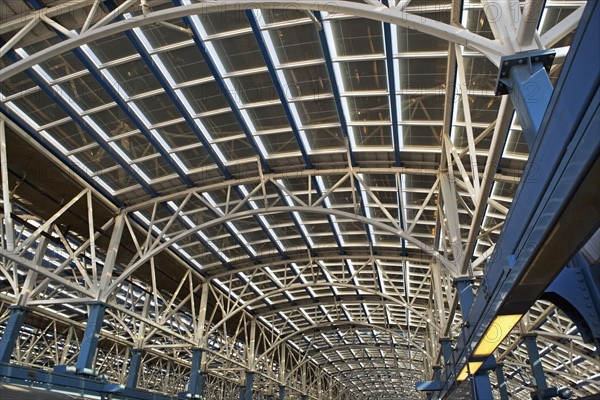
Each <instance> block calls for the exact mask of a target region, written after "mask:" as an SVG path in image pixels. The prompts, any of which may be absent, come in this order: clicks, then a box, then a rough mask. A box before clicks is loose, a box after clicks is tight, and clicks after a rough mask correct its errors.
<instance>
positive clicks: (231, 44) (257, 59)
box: [211, 33, 265, 72]
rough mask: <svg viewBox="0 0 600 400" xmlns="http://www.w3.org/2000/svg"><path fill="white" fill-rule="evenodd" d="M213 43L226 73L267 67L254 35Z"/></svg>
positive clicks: (219, 40)
mask: <svg viewBox="0 0 600 400" xmlns="http://www.w3.org/2000/svg"><path fill="white" fill-rule="evenodd" d="M211 43H212V44H213V45H214V47H215V49H216V51H217V55H218V57H219V59H220V62H221V63H222V64H223V67H224V68H225V72H235V71H242V70H245V69H252V68H258V67H264V66H265V61H264V59H263V56H262V53H261V52H260V48H259V47H258V43H256V38H255V37H254V34H252V33H247V34H244V35H240V36H234V37H231V38H224V39H218V40H213V41H211Z"/></svg>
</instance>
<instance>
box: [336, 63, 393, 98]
mask: <svg viewBox="0 0 600 400" xmlns="http://www.w3.org/2000/svg"><path fill="white" fill-rule="evenodd" d="M340 67H341V68H340V70H341V73H342V79H343V81H344V88H345V89H346V91H349V92H358V91H365V90H368V91H375V90H386V91H387V76H386V65H385V61H384V60H373V61H352V62H343V63H340Z"/></svg>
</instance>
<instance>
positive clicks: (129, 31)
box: [0, 0, 600, 400]
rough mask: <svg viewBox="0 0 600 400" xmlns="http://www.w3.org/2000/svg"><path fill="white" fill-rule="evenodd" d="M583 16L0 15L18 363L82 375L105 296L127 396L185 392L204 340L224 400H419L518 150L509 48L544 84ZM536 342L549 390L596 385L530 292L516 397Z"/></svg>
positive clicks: (297, 11)
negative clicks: (541, 52) (506, 89)
mask: <svg viewBox="0 0 600 400" xmlns="http://www.w3.org/2000/svg"><path fill="white" fill-rule="evenodd" d="M585 3H586V1H571V0H569V1H567V0H564V1H563V0H546V1H543V0H527V1H490V0H481V1H476V0H463V1H460V0H454V1H450V0H435V1H425V0H412V1H411V0H400V1H397V2H395V1H392V2H391V3H389V2H388V0H382V2H381V3H380V2H379V1H377V0H365V2H360V1H349V0H348V1H339V0H338V1H334V0H299V1H294V2H285V1H275V0H257V1H248V0H237V1H227V0H224V1H196V0H193V1H190V0H174V1H172V2H170V1H161V0H141V1H140V0H125V1H122V0H116V1H113V0H96V1H94V0H70V1H57V0H45V1H38V0H23V1H20V0H12V1H3V2H2V3H1V4H0V15H1V16H2V17H1V23H0V40H1V41H0V45H1V50H0V54H1V59H0V67H1V68H2V72H1V73H0V81H1V84H0V110H1V111H2V120H3V121H4V124H5V126H6V130H7V132H6V135H7V149H8V161H9V162H8V173H9V182H10V189H11V191H12V192H11V196H12V197H11V202H12V207H13V210H14V211H13V214H14V215H15V218H14V221H15V226H16V231H17V239H16V243H15V246H16V252H13V253H12V254H13V255H11V256H10V257H9V258H6V259H5V260H6V261H4V262H3V266H2V267H1V270H2V272H3V274H1V275H0V299H1V301H2V308H0V322H1V321H5V320H6V316H7V315H8V306H10V305H13V304H15V303H17V302H18V303H19V304H20V305H24V306H27V307H29V310H30V312H29V313H28V317H27V318H26V321H25V325H24V328H23V330H22V334H21V336H20V338H19V341H20V343H21V345H20V347H19V351H18V354H17V353H15V355H14V361H15V362H20V363H23V364H25V365H29V366H31V365H38V366H44V367H52V366H54V365H57V364H68V363H69V362H74V361H73V360H74V359H75V358H76V356H77V353H78V348H79V342H80V340H81V338H82V336H83V329H84V328H85V325H86V321H87V315H88V313H87V308H86V307H87V305H88V304H89V302H90V301H101V302H104V303H106V304H107V305H108V308H107V314H106V317H105V319H104V323H103V325H102V331H101V339H100V344H99V350H98V353H97V355H96V364H95V368H96V369H98V370H99V371H100V372H102V373H104V374H106V376H107V377H108V378H109V379H110V380H111V381H113V382H119V383H124V382H126V381H127V372H126V371H127V365H128V362H127V360H128V358H129V357H130V353H131V349H132V348H141V349H143V350H144V358H143V365H144V369H143V373H142V375H141V378H140V381H139V385H138V386H139V387H141V388H146V389H152V390H157V391H159V392H161V393H164V394H169V395H176V394H177V393H178V392H182V391H185V390H186V387H187V386H186V385H187V383H188V380H187V379H188V378H187V377H188V375H189V368H190V365H191V360H192V353H193V349H194V348H202V349H204V350H205V357H204V361H203V364H202V365H203V371H205V372H207V373H208V376H209V378H208V381H207V387H206V390H207V392H206V393H210V395H211V396H216V397H214V398H225V397H220V396H221V394H216V393H217V392H216V391H217V389H216V388H217V387H218V388H219V389H218V390H221V392H219V393H225V390H226V388H227V390H230V387H233V388H234V389H235V387H236V385H243V384H244V379H246V378H245V377H246V375H245V373H246V372H247V371H251V372H254V373H255V374H256V377H255V380H254V390H255V393H256V395H257V396H258V395H259V394H260V395H264V396H267V395H271V394H274V393H275V392H276V390H278V389H277V388H278V387H279V386H287V387H288V394H289V396H290V398H294V397H293V396H300V395H306V396H308V398H312V399H328V398H330V397H327V396H331V398H332V399H333V398H336V399H357V400H358V399H378V400H386V399H417V398H420V397H419V396H424V395H422V394H420V393H417V392H415V390H414V383H415V382H416V381H420V380H432V377H433V371H434V368H435V367H437V366H440V365H441V364H442V358H441V354H440V353H441V349H440V345H439V342H438V340H439V338H441V337H453V336H455V335H457V333H458V332H459V330H460V327H461V323H462V318H461V312H460V307H459V306H458V299H457V295H456V292H455V291H454V290H453V288H452V280H453V278H456V277H462V276H470V277H473V278H474V280H475V286H478V285H479V282H480V279H481V276H482V275H483V274H484V271H485V265H486V259H487V258H488V257H489V256H490V255H491V254H492V252H493V250H494V246H495V243H496V241H497V239H498V237H499V234H500V232H501V230H502V226H503V222H504V220H505V217H506V215H507V213H508V211H509V209H510V206H511V203H512V199H513V195H514V193H515V191H516V188H517V186H518V185H519V182H520V177H521V174H522V171H523V169H524V167H525V164H526V162H527V160H528V153H529V150H528V147H527V144H526V142H525V140H524V138H523V136H522V134H521V129H520V125H519V121H518V118H516V117H515V116H514V108H513V107H512V104H511V103H510V100H509V98H508V96H497V95H496V93H495V90H496V76H497V73H498V63H499V62H500V58H501V56H504V55H509V54H514V53H517V52H520V51H526V50H533V49H546V48H551V49H555V50H556V59H555V60H554V64H553V66H552V68H551V70H550V77H551V80H552V81H553V82H556V79H557V78H558V76H559V74H560V71H561V66H562V62H563V60H564V57H565V56H566V54H567V53H568V51H569V45H570V43H571V41H572V38H573V32H574V30H575V28H576V27H577V23H578V21H579V17H580V16H581V15H582V12H583V8H584V6H585ZM53 163H54V164H53ZM111 238H112V239H115V238H116V240H110V239H111ZM36 249H38V250H36ZM39 249H42V250H43V251H39ZM117 251H118V252H117ZM115 258H116V262H114V261H115ZM113 263H114V267H113ZM40 265H41V266H42V268H39V267H38V266H40ZM109 265H110V268H107V266H109ZM29 271H36V272H35V276H34V278H33V279H31V278H29V280H28V281H27V285H31V286H30V287H29V288H30V289H31V290H28V291H26V292H27V293H24V292H25V291H23V290H22V288H23V287H24V286H23V285H25V284H26V282H25V281H26V279H27V277H28V276H30V275H31V273H30V272H29ZM40 271H41V272H40ZM17 300H18V301H17ZM3 316H4V317H3ZM2 327H4V323H2ZM0 329H3V328H0ZM532 332H533V333H538V346H539V351H540V354H541V355H542V358H543V364H544V367H545V370H546V372H547V379H548V382H549V385H550V386H557V387H569V388H571V389H572V390H573V392H574V393H575V394H577V395H579V396H582V397H583V396H586V395H589V394H592V393H600V381H599V378H600V367H599V363H598V359H597V358H595V357H596V356H595V355H594V354H595V353H594V352H595V351H596V349H595V347H594V346H591V345H588V344H585V343H584V342H583V340H582V339H581V336H580V335H579V333H578V332H577V329H576V328H575V327H574V325H573V323H572V322H571V321H570V320H569V319H568V318H567V317H566V316H565V315H564V314H563V313H562V312H561V311H560V310H558V309H556V307H554V306H553V305H551V304H550V303H547V302H543V301H540V302H538V303H537V304H536V306H535V307H533V308H532V309H531V310H530V312H529V313H528V314H527V315H526V317H525V318H524V319H523V320H522V322H521V323H520V324H519V325H518V326H517V328H515V330H514V331H513V333H512V334H511V335H510V336H509V338H508V339H507V340H506V341H505V342H504V344H503V345H502V346H501V347H500V348H499V350H498V352H497V357H496V358H497V359H498V361H502V362H503V363H504V373H505V376H506V378H507V382H508V383H507V384H508V388H509V392H510V393H512V395H513V397H512V398H516V399H528V398H529V391H530V386H531V384H532V383H531V379H532V378H531V376H532V375H531V369H530V367H529V364H528V363H527V351H526V348H525V345H524V344H523V343H522V336H523V335H524V334H526V333H532ZM596 354H597V353H596ZM494 379H495V378H492V380H493V381H494ZM227 385H229V386H227ZM211 388H212V389H211ZM234 389H231V390H234ZM228 393H229V392H228ZM231 393H233V392H231ZM336 396H337V397H336ZM209 398H212V397H209ZM231 398H233V397H231ZM261 398H262V397H261ZM423 398H424V397H423Z"/></svg>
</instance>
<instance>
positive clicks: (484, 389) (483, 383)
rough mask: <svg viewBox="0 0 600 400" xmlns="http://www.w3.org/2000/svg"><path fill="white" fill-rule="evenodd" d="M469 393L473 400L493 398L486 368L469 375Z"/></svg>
mask: <svg viewBox="0 0 600 400" xmlns="http://www.w3.org/2000/svg"><path fill="white" fill-rule="evenodd" d="M471 395H472V397H473V400H489V399H493V398H494V396H493V394H492V385H491V384H490V377H489V375H488V371H487V370H486V371H478V372H477V373H476V374H475V375H473V376H472V377H471Z"/></svg>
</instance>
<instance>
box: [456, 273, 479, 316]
mask: <svg viewBox="0 0 600 400" xmlns="http://www.w3.org/2000/svg"><path fill="white" fill-rule="evenodd" d="M453 283H454V287H455V288H456V291H457V292H458V297H459V299H460V309H461V311H462V316H463V320H465V321H466V319H467V316H468V315H469V311H471V306H472V305H473V300H474V299H475V296H474V295H473V278H471V277H470V276H461V277H459V278H454V281H453Z"/></svg>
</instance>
